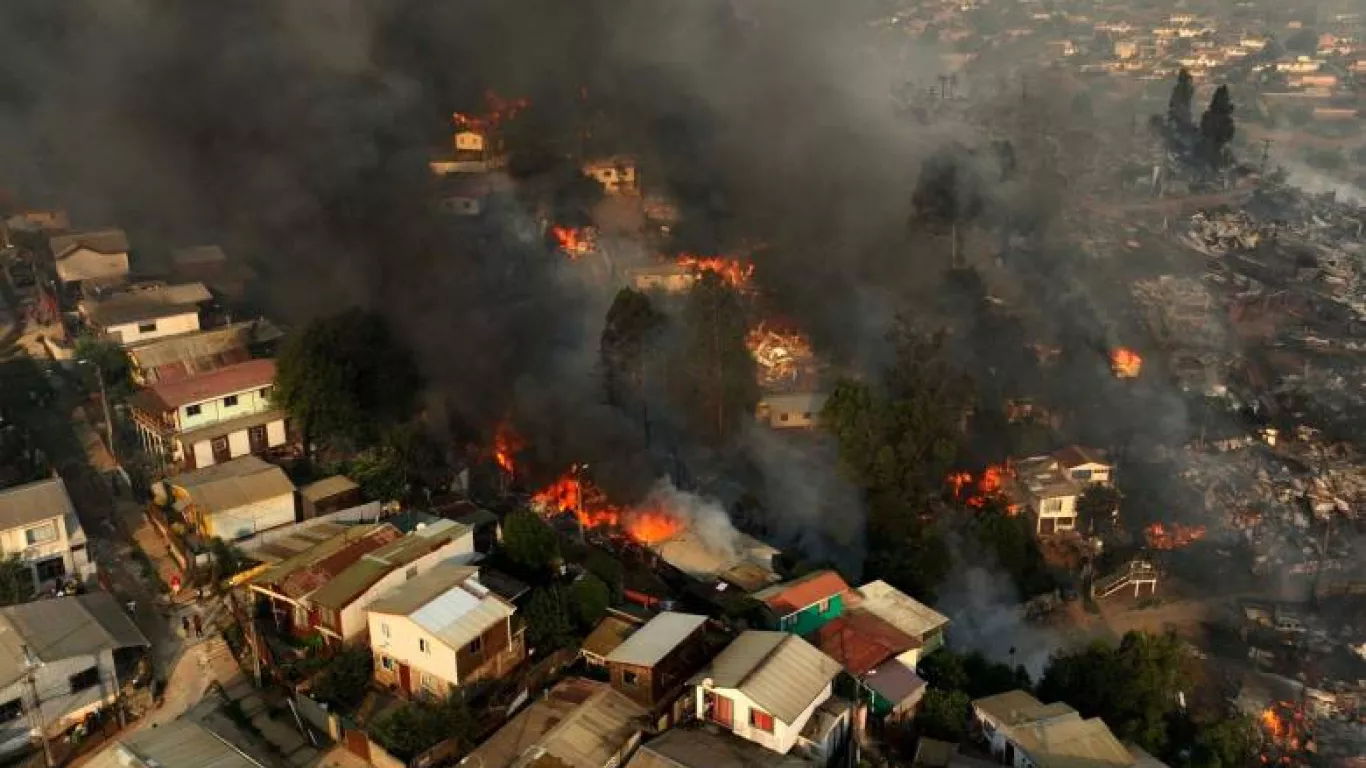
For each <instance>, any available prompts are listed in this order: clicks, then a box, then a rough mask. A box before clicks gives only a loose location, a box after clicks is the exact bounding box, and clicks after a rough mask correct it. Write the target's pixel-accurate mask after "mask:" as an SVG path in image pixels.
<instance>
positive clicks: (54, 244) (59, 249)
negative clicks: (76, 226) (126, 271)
mask: <svg viewBox="0 0 1366 768" xmlns="http://www.w3.org/2000/svg"><path fill="white" fill-rule="evenodd" d="M47 244H48V248H50V249H51V250H52V255H53V256H56V257H57V258H61V257H62V256H63V255H64V254H66V253H67V252H68V251H73V250H75V249H77V248H89V249H90V250H92V251H95V252H97V253H126V252H127V251H128V235H127V233H125V232H124V231H123V230H121V229H112V228H111V229H91V230H86V231H84V232H72V233H70V234H67V235H53V236H52V237H50V238H48V241H47Z"/></svg>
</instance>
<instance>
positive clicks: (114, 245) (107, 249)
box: [47, 229, 129, 298]
mask: <svg viewBox="0 0 1366 768" xmlns="http://www.w3.org/2000/svg"><path fill="white" fill-rule="evenodd" d="M47 242H48V249H49V250H51V252H52V264H53V269H54V270H55V272H56V273H57V283H58V285H59V286H61V289H62V292H63V294H64V296H66V297H67V298H74V296H75V295H76V294H77V293H78V291H79V289H80V288H82V287H86V286H101V285H103V286H108V285H117V284H119V283H123V282H126V281H127V280H128V250H129V249H128V235H127V234H125V233H124V231H123V230H121V229H96V230H86V231H83V232H72V233H69V234H65V235H53V236H52V237H51V238H49V239H48V241H47Z"/></svg>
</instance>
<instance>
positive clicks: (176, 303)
mask: <svg viewBox="0 0 1366 768" xmlns="http://www.w3.org/2000/svg"><path fill="white" fill-rule="evenodd" d="M212 298H213V296H212V295H211V294H210V293H209V289H208V288H205V287H204V284H203V283H182V284H180V285H144V286H139V287H137V288H133V289H130V290H124V291H119V292H117V293H111V294H108V295H105V296H100V297H92V298H88V299H84V300H82V301H81V312H82V313H83V314H84V315H85V317H86V319H87V320H89V321H90V323H91V324H93V325H96V326H99V327H101V328H107V327H109V326H111V325H124V324H127V323H135V322H138V321H141V320H156V319H157V318H162V317H173V316H175V315H184V314H189V313H191V312H198V311H199V304H201V303H202V302H205V301H209V300H210V299H212Z"/></svg>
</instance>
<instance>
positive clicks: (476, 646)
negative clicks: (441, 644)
mask: <svg viewBox="0 0 1366 768" xmlns="http://www.w3.org/2000/svg"><path fill="white" fill-rule="evenodd" d="M465 650H467V651H469V652H470V653H479V652H480V651H483V650H484V638H482V637H476V638H474V639H473V640H471V641H470V644H469V645H467V646H465Z"/></svg>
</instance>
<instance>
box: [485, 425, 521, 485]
mask: <svg viewBox="0 0 1366 768" xmlns="http://www.w3.org/2000/svg"><path fill="white" fill-rule="evenodd" d="M525 447H526V443H525V442H524V441H523V440H522V438H520V437H518V436H517V433H516V432H513V431H512V427H511V426H510V425H509V424H508V423H507V422H503V423H502V424H499V425H498V431H497V432H495V433H494V435H493V460H494V461H495V462H496V463H497V464H498V468H499V469H501V470H503V472H505V473H507V474H509V475H515V474H517V464H516V456H517V452H518V451H520V450H522V449H523V448H525Z"/></svg>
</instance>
